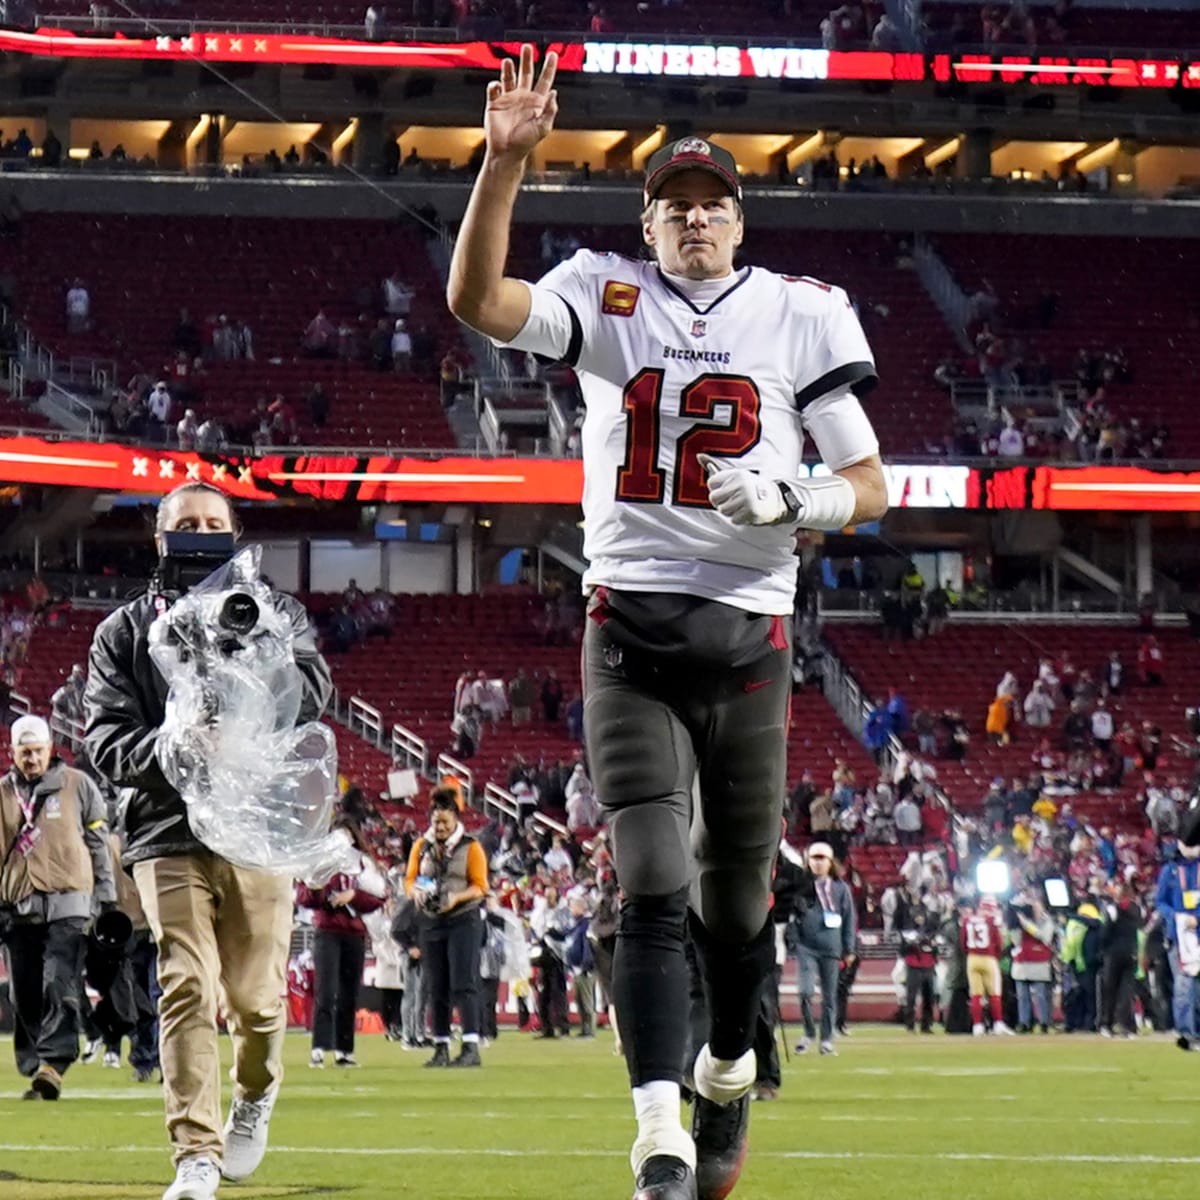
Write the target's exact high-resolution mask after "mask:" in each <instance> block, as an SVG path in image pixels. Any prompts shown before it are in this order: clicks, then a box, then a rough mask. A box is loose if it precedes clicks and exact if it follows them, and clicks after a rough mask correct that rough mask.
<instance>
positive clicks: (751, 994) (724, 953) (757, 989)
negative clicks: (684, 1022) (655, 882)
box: [618, 912, 775, 1059]
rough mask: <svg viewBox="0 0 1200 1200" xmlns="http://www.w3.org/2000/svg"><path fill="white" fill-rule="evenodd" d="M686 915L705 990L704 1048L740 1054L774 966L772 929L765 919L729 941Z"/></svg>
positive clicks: (716, 1055)
mask: <svg viewBox="0 0 1200 1200" xmlns="http://www.w3.org/2000/svg"><path fill="white" fill-rule="evenodd" d="M688 917H689V920H688V927H689V930H690V932H691V936H692V941H693V943H694V944H695V947H696V957H697V959H698V960H699V963H700V974H701V977H702V978H703V980H704V988H705V991H706V992H707V994H708V1012H709V1020H710V1030H709V1035H708V1048H709V1050H710V1051H711V1052H712V1056H713V1057H714V1058H722V1059H735V1058H741V1056H742V1055H743V1054H745V1053H746V1051H747V1050H749V1049H750V1047H751V1046H752V1045H753V1044H754V1027H755V1022H756V1021H757V1020H758V1008H759V1005H760V1003H761V1002H762V991H763V987H764V986H765V985H766V982H767V979H768V977H769V976H770V974H771V972H772V971H773V970H774V969H775V931H774V929H773V928H772V926H771V922H770V920H768V921H767V922H766V924H764V925H763V927H762V929H761V930H760V931H759V933H758V935H757V936H756V937H755V938H754V939H753V940H751V941H749V942H743V943H739V944H736V945H731V944H729V943H725V942H719V941H717V940H716V939H715V938H713V937H712V935H711V934H710V933H709V932H708V930H707V929H705V928H704V926H703V924H701V922H700V918H699V917H698V916H696V914H695V913H694V912H693V913H689V914H688ZM618 1011H619V1010H618Z"/></svg>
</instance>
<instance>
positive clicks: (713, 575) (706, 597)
mask: <svg viewBox="0 0 1200 1200" xmlns="http://www.w3.org/2000/svg"><path fill="white" fill-rule="evenodd" d="M555 68H556V59H555V56H554V54H553V53H548V54H547V55H546V58H545V61H544V63H543V65H542V68H541V72H540V74H539V75H538V76H537V77H536V78H535V74H534V62H533V51H532V49H531V48H530V47H523V48H522V50H521V55H520V60H519V62H518V63H516V64H514V63H513V62H511V61H509V62H506V63H505V64H504V66H503V68H502V71H501V76H500V79H499V80H498V81H496V82H493V83H491V84H489V85H488V92H487V105H486V112H485V117H484V129H485V133H486V142H487V146H486V154H485V156H484V160H483V164H482V166H481V168H480V172H479V175H478V177H477V179H476V182H475V186H474V189H473V191H472V195H471V199H470V202H469V204H468V207H467V212H466V214H465V216H464V218H463V223H462V227H461V229H460V231H459V237H458V242H457V245H456V247H455V251H454V257H453V261H452V264H451V268H450V279H449V284H448V288H447V295H448V301H449V304H450V308H451V310H452V311H453V312H454V314H455V316H457V317H458V318H459V319H460V320H462V321H463V322H465V323H466V324H468V325H470V326H472V327H473V328H475V329H477V330H479V331H481V332H482V333H484V334H487V335H489V336H490V337H491V338H492V339H493V340H494V341H495V342H496V343H497V344H499V345H504V346H512V347H515V348H518V349H521V350H525V351H532V352H533V353H534V354H538V355H542V356H544V357H546V358H548V359H551V360H559V361H563V362H567V363H569V364H570V365H571V366H572V367H574V369H575V371H576V372H577V374H578V376H579V380H580V384H581V387H582V390H583V395H584V400H585V403H586V419H585V422H584V426H583V461H584V477H585V482H584V498H583V507H584V528H585V555H586V557H587V558H588V560H589V566H588V569H587V572H586V574H585V576H584V581H583V582H584V589H585V591H586V592H587V593H588V595H589V597H590V600H589V609H588V612H589V619H588V621H587V627H586V636H585V639H584V687H585V712H584V721H585V728H586V734H587V744H588V751H589V757H590V762H591V767H592V777H593V779H594V780H595V783H596V792H597V795H598V796H599V797H600V798H601V800H602V801H603V803H604V806H605V812H606V816H607V818H608V820H609V823H610V826H611V834H612V844H613V851H614V860H615V866H616V872H617V877H618V880H619V882H620V885H621V889H622V894H623V897H624V899H623V902H622V906H621V914H620V927H619V931H618V936H617V948H616V955H615V962H614V967H613V973H614V979H613V987H614V992H615V995H614V1000H615V1003H616V1008H617V1011H618V1012H619V1013H620V1014H621V1032H622V1035H623V1037H624V1044H625V1056H626V1062H627V1065H628V1068H629V1077H630V1084H631V1087H632V1091H633V1107H634V1110H635V1113H636V1116H637V1124H638V1133H637V1138H636V1140H635V1142H634V1146H633V1151H632V1154H631V1164H632V1167H633V1173H634V1176H635V1179H636V1189H637V1190H636V1193H635V1195H636V1197H637V1200H692V1198H694V1197H696V1196H697V1194H699V1196H700V1197H701V1198H702V1200H717V1198H719V1197H723V1196H726V1195H727V1194H728V1193H729V1192H730V1190H732V1188H733V1186H734V1184H735V1183H736V1181H737V1178H738V1175H739V1173H740V1171H741V1165H742V1161H743V1159H744V1157H745V1149H746V1131H747V1124H748V1121H749V1116H748V1113H749V1096H750V1092H751V1089H752V1087H753V1085H754V1081H755V1060H754V1052H753V1050H752V1048H751V1047H752V1044H753V1040H754V1033H755V1024H756V1019H757V1016H758V1010H759V997H760V994H761V991H762V988H763V986H764V982H765V981H766V979H767V978H768V976H769V975H770V974H771V972H772V971H773V970H774V965H775V951H774V937H773V934H772V930H771V924H770V921H769V919H768V913H767V905H768V898H769V896H770V893H771V869H772V863H773V860H774V857H775V850H776V847H777V845H778V843H779V822H780V818H781V816H782V809H783V799H784V790H785V755H786V743H787V721H788V700H789V696H790V693H791V656H792V645H791V625H792V602H793V596H794V593H795V586H796V566H797V560H796V557H795V552H794V546H795V533H796V531H797V530H798V529H828V530H835V529H841V528H843V527H844V526H846V525H850V524H853V523H854V522H856V521H869V520H877V519H878V518H880V517H881V516H882V515H883V514H884V512H885V511H886V509H887V490H886V486H885V481H884V476H883V470H882V466H881V464H880V460H879V453H878V450H879V447H878V442H877V440H876V438H875V435H874V433H873V431H872V428H871V425H870V422H869V421H868V419H867V417H866V415H865V413H864V412H863V409H862V407H861V405H860V404H859V396H860V395H864V394H865V393H866V392H867V391H869V390H870V388H871V387H872V386H873V385H874V384H875V382H876V375H875V366H874V362H873V360H872V356H871V351H870V349H869V347H868V346H867V343H866V340H865V338H864V337H863V334H862V330H861V328H860V327H859V324H858V320H857V318H856V317H855V314H854V311H853V309H852V308H851V307H850V303H849V301H848V299H847V297H846V294H845V293H844V292H843V291H841V290H840V289H838V288H836V287H831V286H829V285H828V284H825V283H822V282H819V281H817V280H812V279H804V278H796V277H786V276H782V275H777V274H775V273H773V272H771V271H768V270H763V269H761V268H758V267H750V266H741V267H738V266H735V264H734V256H735V252H736V250H737V248H738V246H739V245H740V243H741V241H742V236H743V230H744V222H743V214H742V190H741V185H740V183H739V180H738V173H737V165H736V163H735V161H734V159H733V156H732V155H731V154H730V153H729V152H728V151H727V150H724V149H722V148H721V147H720V146H717V145H715V144H713V143H712V142H709V141H706V140H704V139H701V138H695V137H687V138H681V139H677V140H672V141H670V142H668V143H667V144H666V145H664V146H663V147H661V148H660V149H659V150H657V151H655V153H654V154H652V155H651V156H650V158H649V160H648V162H647V164H646V177H645V187H644V196H643V211H642V214H641V229H642V236H643V239H644V241H645V244H646V246H647V247H648V249H649V252H650V253H649V255H648V256H647V258H646V259H645V260H644V261H633V260H630V259H626V258H622V257H619V256H616V255H611V254H599V253H594V252H592V251H590V250H581V251H579V252H578V253H577V254H576V255H574V257H572V258H571V259H570V260H569V261H567V262H564V263H562V264H560V265H559V266H557V267H555V268H554V269H553V270H551V271H550V273H549V274H548V275H547V276H545V277H544V278H543V279H542V280H541V281H540V282H539V283H537V284H529V283H525V282H523V281H521V280H518V279H514V278H510V277H506V276H505V273H504V265H505V260H506V257H507V254H508V240H509V225H510V222H511V218H512V212H513V204H514V201H515V199H516V196H517V192H518V190H519V189H520V186H521V178H522V175H523V174H524V171H525V167H526V164H527V161H528V159H529V156H530V154H531V153H532V151H533V150H534V148H535V146H537V144H538V143H539V142H540V141H541V140H542V139H543V138H545V137H546V135H547V134H548V133H549V132H550V130H551V128H552V126H553V124H554V118H555V114H556V113H557V110H558V104H557V99H556V95H555V91H554V74H555ZM806 435H808V436H810V437H812V439H813V441H814V443H815V445H816V448H817V450H818V451H819V452H820V454H821V456H822V458H823V460H824V462H825V463H826V464H827V466H828V468H829V472H830V473H829V474H826V475H823V476H821V477H818V478H809V477H808V476H807V475H806V473H805V472H803V471H802V467H801V454H802V450H803V446H804V439H805V436H806ZM693 785H695V789H694V788H693ZM685 928H687V929H689V930H690V934H691V938H692V941H693V942H694V945H695V948H696V954H697V956H698V959H699V964H700V970H701V973H702V976H703V979H704V984H705V987H706V989H707V993H708V1012H709V1023H710V1028H709V1035H708V1041H707V1044H705V1045H704V1047H703V1048H702V1049H701V1050H700V1052H699V1054H698V1055H697V1057H696V1060H695V1063H694V1064H693V1065H692V1074H693V1078H694V1083H695V1092H696V1099H695V1103H694V1107H693V1114H692V1135H691V1136H689V1135H688V1133H687V1132H686V1131H685V1130H684V1128H683V1126H682V1124H681V1122H680V1108H679V1104H680V1084H681V1081H682V1078H683V1075H684V1072H685V1069H686V1067H685V1054H686V1048H687V1045H688V1040H689V1031H688V1021H687V1013H688V999H687V998H688V972H687V965H686V962H685V959H684V933H685Z"/></svg>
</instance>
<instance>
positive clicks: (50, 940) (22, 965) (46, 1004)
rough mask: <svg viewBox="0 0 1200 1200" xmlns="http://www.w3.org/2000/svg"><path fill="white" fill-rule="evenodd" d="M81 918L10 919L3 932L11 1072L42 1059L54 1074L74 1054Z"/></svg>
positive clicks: (83, 946) (28, 1070) (27, 1070)
mask: <svg viewBox="0 0 1200 1200" xmlns="http://www.w3.org/2000/svg"><path fill="white" fill-rule="evenodd" d="M86 926H87V921H86V920H85V919H84V918H83V917H67V918H64V919H63V920H61V921H50V922H41V921H39V922H24V921H18V922H16V923H15V924H14V925H13V926H12V928H11V929H10V930H9V932H8V935H7V939H6V940H7V945H8V969H9V975H10V979H9V991H10V993H11V998H12V1003H13V1008H14V1009H15V1010H16V1011H15V1022H14V1029H13V1049H14V1051H15V1052H16V1058H17V1070H18V1071H20V1073H21V1074H22V1075H33V1073H34V1072H35V1071H36V1070H37V1069H38V1067H39V1065H41V1064H42V1063H45V1064H46V1065H47V1066H50V1067H53V1068H54V1069H55V1070H56V1071H58V1072H59V1073H60V1074H61V1073H62V1072H63V1071H65V1070H66V1069H67V1068H68V1067H69V1066H70V1065H71V1064H72V1063H73V1062H74V1061H75V1060H76V1058H78V1057H79V1030H80V1022H81V1018H80V1002H81V998H82V996H83V960H84V955H85V953H86V951H87V934H86V933H85V932H84V929H85V928H86Z"/></svg>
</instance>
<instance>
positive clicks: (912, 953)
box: [896, 889, 941, 1033]
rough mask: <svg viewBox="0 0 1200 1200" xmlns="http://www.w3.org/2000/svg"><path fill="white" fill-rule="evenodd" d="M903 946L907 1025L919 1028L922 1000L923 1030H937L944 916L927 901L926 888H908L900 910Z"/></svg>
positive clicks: (905, 1019) (905, 1016) (910, 1029)
mask: <svg viewBox="0 0 1200 1200" xmlns="http://www.w3.org/2000/svg"><path fill="white" fill-rule="evenodd" d="M896 925H897V927H898V928H899V930H900V947H901V953H902V954H903V956H904V969H905V970H904V987H905V993H904V996H905V999H904V1026H905V1028H906V1029H907V1030H908V1032H909V1033H915V1032H916V1028H917V1000H918V999H919V1000H920V1001H921V1032H922V1033H932V1032H933V1019H934V1014H933V1009H934V986H933V977H934V971H935V970H936V969H937V959H938V947H937V937H938V931H939V929H940V928H941V919H940V918H939V917H938V915H937V913H935V912H933V911H932V910H931V909H930V908H929V906H928V905H927V904H926V903H925V891H924V889H922V890H921V892H920V893H919V894H918V895H917V896H915V897H914V896H913V895H912V894H911V893H910V892H908V891H906V892H905V895H904V898H903V899H902V900H901V902H900V909H899V912H898V913H897V914H896Z"/></svg>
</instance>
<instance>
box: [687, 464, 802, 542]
mask: <svg viewBox="0 0 1200 1200" xmlns="http://www.w3.org/2000/svg"><path fill="white" fill-rule="evenodd" d="M696 458H697V461H698V462H699V463H700V465H701V466H702V467H703V468H704V470H705V472H706V473H707V475H708V498H709V500H710V501H711V502H712V506H713V508H715V509H716V510H717V512H719V513H720V514H721V516H723V517H725V518H727V519H728V520H730V521H732V522H733V523H734V524H735V525H774V524H776V523H777V522H779V521H780V520H782V519H783V518H784V516H785V515H786V513H787V505H785V504H784V502H783V494H782V493H781V492H780V490H779V484H777V483H776V482H775V481H774V480H772V479H764V478H763V476H761V475H759V474H757V473H756V472H754V471H748V470H747V469H746V468H745V467H734V466H730V465H729V464H728V463H723V462H721V461H720V459H716V458H713V457H712V456H711V455H708V454H698V455H696Z"/></svg>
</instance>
